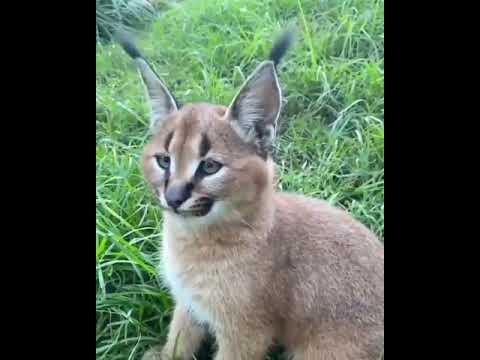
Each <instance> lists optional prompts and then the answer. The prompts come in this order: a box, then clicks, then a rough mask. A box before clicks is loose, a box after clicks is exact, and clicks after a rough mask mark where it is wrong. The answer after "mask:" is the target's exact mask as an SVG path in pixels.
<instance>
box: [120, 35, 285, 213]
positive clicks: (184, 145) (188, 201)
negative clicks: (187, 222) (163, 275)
mask: <svg viewBox="0 0 480 360" xmlns="http://www.w3.org/2000/svg"><path fill="white" fill-rule="evenodd" d="M289 43H290V35H289V34H286V35H284V36H282V37H281V38H280V40H279V41H278V42H277V43H276V44H275V46H274V47H273V50H272V52H271V56H270V59H269V60H268V61H264V62H262V63H261V64H260V65H259V66H258V67H257V68H256V69H255V71H254V72H253V73H252V74H251V75H250V77H249V78H248V79H247V80H246V81H245V83H244V84H243V86H242V87H241V88H240V90H239V92H238V93H237V95H236V96H235V97H234V99H233V100H232V102H231V103H230V105H228V106H221V105H213V104H209V103H194V104H187V105H184V106H182V107H179V105H178V103H177V101H176V99H175V98H174V96H173V95H172V94H171V93H170V91H169V90H168V89H167V87H166V85H165V84H164V83H163V82H162V81H161V80H160V78H159V77H158V76H157V74H156V73H155V72H154V70H153V69H152V67H151V66H150V65H149V64H148V63H147V61H146V60H145V59H144V57H143V56H141V55H140V53H139V51H138V50H137V49H136V48H135V47H134V45H133V44H132V43H131V42H129V41H125V40H123V41H122V45H123V47H124V49H125V50H126V51H127V53H128V54H129V55H130V56H132V57H133V58H134V60H135V62H136V64H137V67H138V69H139V72H140V74H141V77H142V79H143V82H144V84H145V88H146V93H147V95H148V99H149V103H150V106H151V116H150V119H151V120H150V131H151V133H152V139H151V141H150V142H149V143H148V144H147V146H146V147H145V151H144V154H143V163H142V165H143V173H144V176H145V178H146V180H147V182H148V183H149V184H150V185H151V187H152V188H153V190H154V192H155V194H156V196H157V197H158V200H159V202H160V204H161V207H162V208H163V209H165V210H166V211H169V212H171V213H172V214H175V216H178V217H180V218H184V219H193V218H197V219H198V218H201V219H202V220H207V219H209V220H211V221H217V220H221V219H222V218H224V217H225V216H229V215H232V214H237V213H238V214H241V213H243V212H245V211H254V210H255V208H256V205H258V202H259V201H262V194H264V193H265V192H266V191H271V189H272V187H273V184H272V182H273V162H272V160H271V151H272V146H273V143H274V140H275V135H276V130H277V121H278V118H279V116H280V111H281V104H282V95H281V89H280V86H279V81H278V77H277V71H276V65H277V63H278V61H279V60H280V58H281V57H282V55H283V54H284V53H285V51H286V49H287V47H288V45H289Z"/></svg>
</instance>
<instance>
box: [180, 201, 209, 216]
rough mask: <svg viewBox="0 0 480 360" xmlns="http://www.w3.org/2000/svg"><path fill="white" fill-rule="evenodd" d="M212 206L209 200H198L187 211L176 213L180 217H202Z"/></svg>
mask: <svg viewBox="0 0 480 360" xmlns="http://www.w3.org/2000/svg"><path fill="white" fill-rule="evenodd" d="M212 206H213V200H212V199H210V198H200V199H198V201H196V202H195V204H194V205H193V206H192V207H191V208H189V209H187V210H178V211H177V213H178V214H179V215H182V216H186V217H188V216H191V217H202V216H205V215H207V214H208V213H209V212H210V210H211V209H212Z"/></svg>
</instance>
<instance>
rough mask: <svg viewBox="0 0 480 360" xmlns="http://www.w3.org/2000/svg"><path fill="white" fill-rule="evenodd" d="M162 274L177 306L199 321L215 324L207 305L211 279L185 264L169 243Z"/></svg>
mask: <svg viewBox="0 0 480 360" xmlns="http://www.w3.org/2000/svg"><path fill="white" fill-rule="evenodd" d="M161 274H162V277H163V279H164V282H165V284H166V285H167V286H168V288H169V289H170V292H171V294H172V296H173V297H174V299H175V301H176V303H177V304H181V305H182V306H185V307H186V309H188V310H189V311H190V312H191V313H192V314H193V316H194V317H195V318H196V320H197V321H199V322H202V323H206V324H213V313H212V311H211V309H210V308H209V307H208V305H207V301H206V300H207V299H208V297H209V295H210V293H211V288H212V287H211V286H209V285H212V284H211V279H210V284H209V283H208V282H209V280H208V273H206V271H205V269H200V268H198V266H193V265H188V264H183V263H180V262H179V259H178V258H177V257H176V256H175V254H174V253H173V252H172V251H171V249H169V247H168V242H167V243H166V244H164V248H163V251H162V264H161Z"/></svg>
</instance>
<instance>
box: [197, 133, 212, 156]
mask: <svg viewBox="0 0 480 360" xmlns="http://www.w3.org/2000/svg"><path fill="white" fill-rule="evenodd" d="M211 146H212V144H211V143H210V140H209V139H208V137H207V135H206V134H202V141H200V150H199V154H200V157H204V156H205V155H207V153H208V152H209V151H210V148H211Z"/></svg>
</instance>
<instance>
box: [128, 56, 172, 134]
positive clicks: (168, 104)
mask: <svg viewBox="0 0 480 360" xmlns="http://www.w3.org/2000/svg"><path fill="white" fill-rule="evenodd" d="M135 62H136V64H137V67H138V70H139V72H140V75H141V76H142V79H143V83H144V84H145V88H146V92H147V96H148V98H149V102H150V108H151V113H150V130H151V131H152V132H154V130H155V129H156V128H158V126H159V125H160V124H161V123H162V122H163V121H164V120H165V119H166V117H167V116H168V115H169V114H171V113H172V112H174V111H177V110H178V105H177V102H176V101H175V98H174V97H173V96H172V94H171V93H170V91H168V89H167V87H166V86H165V85H164V84H163V82H162V81H161V80H160V78H159V77H158V75H157V74H156V73H155V71H153V69H152V68H151V67H150V65H149V64H148V63H147V62H146V61H145V60H144V59H143V58H141V57H138V58H136V59H135Z"/></svg>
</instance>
